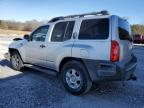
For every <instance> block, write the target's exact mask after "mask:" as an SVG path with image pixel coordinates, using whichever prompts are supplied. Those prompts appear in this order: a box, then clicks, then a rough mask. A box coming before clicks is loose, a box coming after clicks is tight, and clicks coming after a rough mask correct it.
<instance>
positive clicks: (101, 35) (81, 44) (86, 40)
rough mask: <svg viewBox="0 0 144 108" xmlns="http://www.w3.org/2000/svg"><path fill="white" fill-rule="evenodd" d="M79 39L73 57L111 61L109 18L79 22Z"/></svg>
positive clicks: (75, 44) (73, 50)
mask: <svg viewBox="0 0 144 108" xmlns="http://www.w3.org/2000/svg"><path fill="white" fill-rule="evenodd" d="M77 25H79V26H78V27H77V33H78V38H77V39H76V41H75V43H74V46H73V49H72V56H73V57H79V58H84V59H93V60H110V46H111V43H110V42H111V27H110V25H111V22H110V19H109V18H84V19H81V20H80V21H78V24H77Z"/></svg>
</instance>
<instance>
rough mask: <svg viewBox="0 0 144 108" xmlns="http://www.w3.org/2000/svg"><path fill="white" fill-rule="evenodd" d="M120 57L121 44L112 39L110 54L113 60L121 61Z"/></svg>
mask: <svg viewBox="0 0 144 108" xmlns="http://www.w3.org/2000/svg"><path fill="white" fill-rule="evenodd" d="M119 57H120V46H119V44H118V42H117V41H111V54H110V60H111V62H116V61H119Z"/></svg>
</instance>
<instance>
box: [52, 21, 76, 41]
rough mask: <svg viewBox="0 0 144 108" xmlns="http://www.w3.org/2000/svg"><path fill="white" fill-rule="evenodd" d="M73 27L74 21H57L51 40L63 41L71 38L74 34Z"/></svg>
mask: <svg viewBox="0 0 144 108" xmlns="http://www.w3.org/2000/svg"><path fill="white" fill-rule="evenodd" d="M73 28H74V21H70V22H60V23H57V24H56V25H55V27H54V30H53V33H52V37H51V41H55V42H62V41H65V40H69V39H70V38H71V36H72V32H73Z"/></svg>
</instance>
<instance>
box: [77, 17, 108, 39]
mask: <svg viewBox="0 0 144 108" xmlns="http://www.w3.org/2000/svg"><path fill="white" fill-rule="evenodd" d="M108 36H109V19H92V20H84V21H83V22H82V24H81V28H80V32H79V39H107V38H108Z"/></svg>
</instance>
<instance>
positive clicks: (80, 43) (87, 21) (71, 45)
mask: <svg viewBox="0 0 144 108" xmlns="http://www.w3.org/2000/svg"><path fill="white" fill-rule="evenodd" d="M9 55H10V61H11V63H12V66H13V68H14V69H15V70H21V69H22V68H24V66H30V65H31V66H33V67H36V68H37V69H40V70H42V71H45V72H49V71H50V70H53V71H52V72H53V73H57V74H60V75H61V80H62V82H63V85H64V87H65V88H66V90H68V91H69V92H70V93H72V94H74V95H80V94H82V93H86V92H88V91H89V89H90V88H91V86H92V82H97V83H98V82H100V81H124V80H130V79H135V78H136V77H135V75H134V72H135V68H136V63H137V59H136V57H135V56H134V55H133V53H132V37H131V29H130V25H129V23H128V22H127V21H126V20H125V19H122V18H120V17H118V16H116V15H109V14H108V12H107V11H101V12H93V13H86V14H80V15H70V16H66V17H57V18H54V19H52V20H50V21H49V22H48V23H47V24H46V25H43V26H40V27H38V28H37V29H36V30H34V31H33V32H32V33H31V34H30V35H25V37H24V39H23V40H19V39H18V41H15V42H13V43H12V44H10V46H9Z"/></svg>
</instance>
